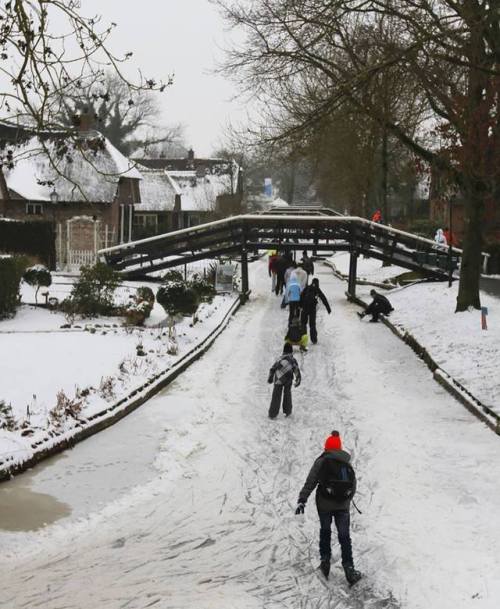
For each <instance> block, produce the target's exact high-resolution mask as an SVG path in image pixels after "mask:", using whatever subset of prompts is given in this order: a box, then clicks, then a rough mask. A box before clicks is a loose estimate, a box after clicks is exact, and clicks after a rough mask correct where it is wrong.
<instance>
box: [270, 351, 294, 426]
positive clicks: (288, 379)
mask: <svg viewBox="0 0 500 609" xmlns="http://www.w3.org/2000/svg"><path fill="white" fill-rule="evenodd" d="M294 377H295V387H298V386H299V385H300V381H301V380H302V379H301V375H300V368H299V365H298V363H297V360H296V359H295V358H294V357H293V347H292V345H289V344H287V343H285V345H284V347H283V354H282V355H281V357H279V359H277V360H276V361H275V362H274V364H273V365H272V366H271V369H270V370H269V376H268V379H267V382H268V383H269V384H271V383H274V387H273V395H272V397H271V404H270V406H269V418H270V419H275V418H276V417H277V416H278V413H279V411H280V406H281V397H282V396H283V412H284V413H285V416H286V417H289V416H290V415H291V414H292V382H293V379H294Z"/></svg>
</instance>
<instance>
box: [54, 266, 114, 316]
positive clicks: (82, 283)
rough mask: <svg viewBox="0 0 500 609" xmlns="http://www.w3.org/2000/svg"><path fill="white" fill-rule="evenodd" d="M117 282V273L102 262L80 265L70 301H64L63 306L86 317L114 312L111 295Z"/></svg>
mask: <svg viewBox="0 0 500 609" xmlns="http://www.w3.org/2000/svg"><path fill="white" fill-rule="evenodd" d="M119 283H120V281H119V275H118V274H117V273H115V271H113V270H112V269H111V268H109V266H107V265H106V264H104V263H103V262H98V263H97V264H95V265H94V266H87V267H85V266H82V267H81V268H80V277H79V279H78V281H77V282H76V283H75V285H74V286H73V289H72V290H71V294H70V299H69V300H70V303H68V302H67V301H65V305H64V306H67V307H68V308H69V307H70V306H71V308H72V309H73V311H75V312H76V313H78V314H80V315H83V316H86V317H95V316H96V315H112V314H113V313H114V312H115V306H114V303H113V296H114V293H115V290H116V288H117V287H118V285H119ZM64 306H63V309H64Z"/></svg>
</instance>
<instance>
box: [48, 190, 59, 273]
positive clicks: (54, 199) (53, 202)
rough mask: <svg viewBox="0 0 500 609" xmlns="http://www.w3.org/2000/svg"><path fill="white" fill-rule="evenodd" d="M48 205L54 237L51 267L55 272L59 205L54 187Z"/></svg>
mask: <svg viewBox="0 0 500 609" xmlns="http://www.w3.org/2000/svg"><path fill="white" fill-rule="evenodd" d="M49 196H50V203H51V207H52V233H53V235H54V263H53V267H54V270H56V264H57V254H56V251H57V246H56V241H57V234H56V205H57V204H58V203H59V194H58V193H57V191H56V187H55V186H54V187H53V189H52V192H51V193H50V195H49Z"/></svg>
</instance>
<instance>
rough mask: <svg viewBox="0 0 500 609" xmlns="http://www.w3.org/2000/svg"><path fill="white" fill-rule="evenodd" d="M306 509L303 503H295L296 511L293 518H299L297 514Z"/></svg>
mask: <svg viewBox="0 0 500 609" xmlns="http://www.w3.org/2000/svg"><path fill="white" fill-rule="evenodd" d="M305 507H306V504H305V503H300V502H299V503H297V509H296V510H295V516H299V514H303V513H304V508H305Z"/></svg>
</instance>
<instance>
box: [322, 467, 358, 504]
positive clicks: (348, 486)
mask: <svg viewBox="0 0 500 609" xmlns="http://www.w3.org/2000/svg"><path fill="white" fill-rule="evenodd" d="M355 483H356V475H355V473H354V469H353V468H352V466H351V465H349V463H344V461H340V460H337V459H332V458H331V457H330V458H328V459H325V460H324V461H323V464H322V466H321V470H320V473H319V491H320V493H321V494H322V495H323V497H325V498H327V499H335V500H336V501H345V500H346V499H351V498H352V497H353V496H354V491H355Z"/></svg>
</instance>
